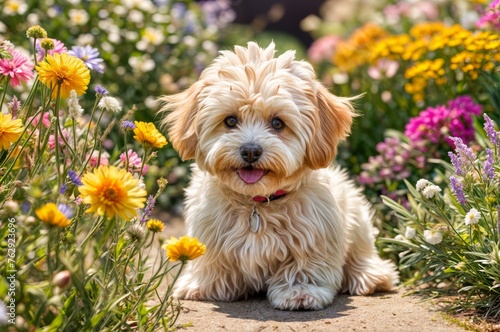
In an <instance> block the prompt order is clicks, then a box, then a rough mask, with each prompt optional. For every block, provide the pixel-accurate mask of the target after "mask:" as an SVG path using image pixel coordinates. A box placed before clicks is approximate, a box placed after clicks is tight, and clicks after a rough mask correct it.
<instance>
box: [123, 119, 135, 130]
mask: <svg viewBox="0 0 500 332" xmlns="http://www.w3.org/2000/svg"><path fill="white" fill-rule="evenodd" d="M136 127H137V126H136V125H135V123H133V122H132V121H127V120H125V121H123V122H122V128H123V129H125V130H134V129H135V128H136Z"/></svg>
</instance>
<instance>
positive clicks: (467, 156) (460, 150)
mask: <svg viewBox="0 0 500 332" xmlns="http://www.w3.org/2000/svg"><path fill="white" fill-rule="evenodd" d="M449 139H450V140H451V141H452V142H453V144H454V145H455V151H456V152H457V155H458V157H459V158H460V165H461V167H462V169H463V168H464V167H468V166H469V165H470V164H471V163H473V162H474V161H475V160H476V155H475V154H474V151H472V149H471V148H469V147H468V146H467V145H465V144H464V142H463V141H462V139H461V138H460V137H449Z"/></svg>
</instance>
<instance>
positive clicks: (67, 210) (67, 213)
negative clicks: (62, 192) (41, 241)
mask: <svg viewBox="0 0 500 332" xmlns="http://www.w3.org/2000/svg"><path fill="white" fill-rule="evenodd" d="M57 209H58V210H59V211H61V212H62V214H64V215H65V216H66V218H68V219H71V218H73V216H74V212H73V209H72V208H70V207H69V205H67V204H63V203H59V204H57Z"/></svg>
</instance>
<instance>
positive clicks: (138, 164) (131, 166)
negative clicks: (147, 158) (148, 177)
mask: <svg viewBox="0 0 500 332" xmlns="http://www.w3.org/2000/svg"><path fill="white" fill-rule="evenodd" d="M127 159H128V160H127ZM120 160H121V162H122V164H123V165H126V164H127V163H128V171H129V172H130V173H137V172H140V171H141V168H142V175H145V174H146V173H147V172H148V165H143V163H142V159H141V157H139V155H138V154H137V152H135V151H132V149H129V150H128V151H127V152H126V153H125V152H123V153H122V154H120Z"/></svg>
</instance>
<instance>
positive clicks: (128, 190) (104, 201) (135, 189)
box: [78, 165, 147, 220]
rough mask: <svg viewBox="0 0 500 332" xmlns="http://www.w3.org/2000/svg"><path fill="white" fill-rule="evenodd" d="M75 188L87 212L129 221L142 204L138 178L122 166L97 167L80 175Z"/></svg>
mask: <svg viewBox="0 0 500 332" xmlns="http://www.w3.org/2000/svg"><path fill="white" fill-rule="evenodd" d="M82 183H83V185H82V186H80V187H78V190H79V191H80V196H81V197H82V198H83V203H85V204H90V207H89V208H88V209H87V211H85V212H87V213H94V212H96V213H97V214H98V215H100V216H102V215H104V214H106V215H107V216H108V217H114V216H115V215H118V216H119V217H121V218H123V219H125V220H130V219H132V218H134V217H137V210H136V209H140V208H142V207H144V202H145V201H146V194H147V192H146V190H144V189H141V188H140V187H139V180H138V179H136V178H134V177H133V176H132V174H130V173H129V172H127V171H126V170H124V169H118V168H116V167H114V166H102V165H101V166H99V168H97V169H94V171H93V172H88V173H86V174H85V175H84V176H83V177H82Z"/></svg>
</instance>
